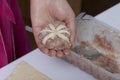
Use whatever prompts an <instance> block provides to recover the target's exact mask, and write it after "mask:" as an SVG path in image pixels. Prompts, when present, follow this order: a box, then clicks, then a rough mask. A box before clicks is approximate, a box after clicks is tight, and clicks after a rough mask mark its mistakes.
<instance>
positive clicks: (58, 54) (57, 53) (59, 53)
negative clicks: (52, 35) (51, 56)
mask: <svg viewBox="0 0 120 80" xmlns="http://www.w3.org/2000/svg"><path fill="white" fill-rule="evenodd" d="M63 55H64V54H63V52H62V51H57V52H56V56H57V57H62V56H63Z"/></svg>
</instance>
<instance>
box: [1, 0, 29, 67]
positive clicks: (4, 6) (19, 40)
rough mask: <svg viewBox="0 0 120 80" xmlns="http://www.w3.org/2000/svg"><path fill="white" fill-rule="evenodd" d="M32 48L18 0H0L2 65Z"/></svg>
mask: <svg viewBox="0 0 120 80" xmlns="http://www.w3.org/2000/svg"><path fill="white" fill-rule="evenodd" d="M30 50H31V48H30V44H29V41H28V38H27V35H26V31H25V26H24V23H23V20H22V17H21V14H20V10H19V7H18V3H17V0H0V67H3V66H5V65H6V64H8V63H10V62H11V61H13V60H14V59H16V58H18V57H21V56H23V55H25V54H26V53H28V52H29V51H30Z"/></svg>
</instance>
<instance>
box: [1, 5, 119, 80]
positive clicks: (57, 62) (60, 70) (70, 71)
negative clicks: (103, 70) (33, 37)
mask: <svg viewBox="0 0 120 80" xmlns="http://www.w3.org/2000/svg"><path fill="white" fill-rule="evenodd" d="M95 18H97V19H98V20H100V21H102V22H105V23H107V24H109V25H111V26H112V27H115V28H117V29H119V30H120V3H118V4H117V5H115V6H113V7H112V8H110V9H108V10H106V11H104V12H102V13H101V14H99V15H97V16H96V17H95ZM21 61H26V62H27V63H29V64H30V65H32V66H33V67H34V68H36V69H37V70H38V71H40V72H42V73H43V74H45V75H47V76H49V77H50V78H51V79H52V80H65V79H66V80H88V79H89V80H97V79H95V78H94V77H92V76H91V75H89V74H87V73H86V72H84V71H82V70H80V69H79V68H77V67H75V66H73V65H72V64H69V63H67V62H66V61H64V60H62V59H59V58H56V57H49V56H47V55H44V54H43V53H42V52H40V51H39V49H35V50H33V51H32V52H30V53H28V54H27V55H25V56H23V57H21V58H19V59H17V60H15V61H13V62H12V63H10V64H8V65H7V66H5V67H3V68H1V69H0V80H5V78H6V77H7V76H8V75H10V74H11V72H12V71H13V69H14V68H15V67H16V65H17V64H18V63H19V62H21Z"/></svg>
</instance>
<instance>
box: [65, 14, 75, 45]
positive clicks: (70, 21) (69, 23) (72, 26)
mask: <svg viewBox="0 0 120 80" xmlns="http://www.w3.org/2000/svg"><path fill="white" fill-rule="evenodd" d="M65 23H66V25H67V26H68V27H69V28H70V31H71V36H70V41H71V42H72V43H74V38H75V32H76V28H75V15H74V13H72V12H71V14H69V15H68V17H67V18H66V20H65Z"/></svg>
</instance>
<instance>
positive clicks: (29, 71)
mask: <svg viewBox="0 0 120 80" xmlns="http://www.w3.org/2000/svg"><path fill="white" fill-rule="evenodd" d="M7 80H51V79H50V78H48V77H47V76H46V75H44V74H42V73H41V72H39V71H37V70H36V69H34V68H33V67H32V66H30V65H29V64H27V63H26V62H24V61H22V62H20V63H19V64H18V65H17V67H16V68H15V69H14V71H13V73H12V74H11V75H10V76H9V77H8V78H7Z"/></svg>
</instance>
